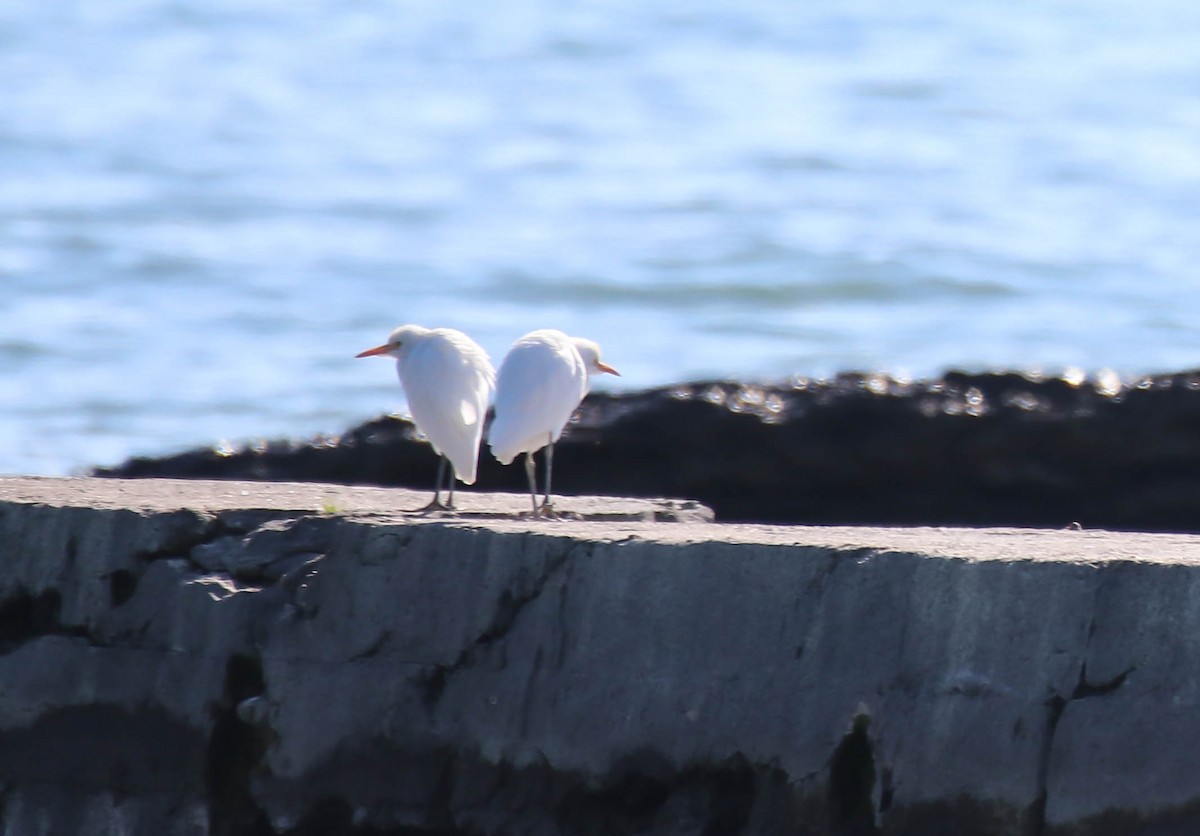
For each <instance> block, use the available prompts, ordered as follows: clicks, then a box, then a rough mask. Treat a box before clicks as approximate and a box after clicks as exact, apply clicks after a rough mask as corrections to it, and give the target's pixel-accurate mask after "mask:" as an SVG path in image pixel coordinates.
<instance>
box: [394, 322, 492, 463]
mask: <svg viewBox="0 0 1200 836" xmlns="http://www.w3.org/2000/svg"><path fill="white" fill-rule="evenodd" d="M455 333H457V332H455ZM460 336H462V335H460ZM463 341H465V342H463ZM494 380H495V372H494V371H493V370H492V364H491V361H490V360H488V357H487V354H486V353H484V351H483V349H481V348H479V346H477V345H476V344H475V343H474V342H472V341H471V340H470V339H468V338H466V337H465V336H462V340H458V339H454V338H450V337H446V336H445V335H440V336H439V337H438V338H436V339H429V340H425V341H423V342H421V343H420V344H418V345H416V346H414V347H413V350H412V352H411V353H410V354H409V356H408V358H407V359H406V360H405V363H404V365H403V367H402V368H401V369H400V381H401V383H403V384H404V391H405V394H406V396H407V398H408V408H409V411H410V412H412V416H413V420H414V421H415V422H416V424H417V427H418V428H419V429H420V430H421V432H423V433H425V435H426V436H427V437H428V438H429V441H430V443H431V444H432V445H433V447H434V449H435V450H437V451H438V452H439V453H442V454H444V455H445V456H446V458H448V459H450V463H451V464H452V465H454V472H455V474H456V475H457V476H458V478H459V479H460V480H462V481H463V482H465V483H466V484H468V485H470V484H474V482H475V473H476V467H477V465H478V458H479V442H480V440H481V439H482V437H483V419H484V416H485V415H486V413H487V405H488V400H489V398H490V397H491V392H492V388H493V386H494Z"/></svg>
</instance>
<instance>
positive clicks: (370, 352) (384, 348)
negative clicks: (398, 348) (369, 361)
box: [354, 343, 392, 358]
mask: <svg viewBox="0 0 1200 836" xmlns="http://www.w3.org/2000/svg"><path fill="white" fill-rule="evenodd" d="M391 350H392V347H391V346H390V345H388V344H387V343H384V344H383V345H377V346H375V347H374V348H368V349H367V350H366V351H363V352H360V353H358V354H355V355H354V356H355V358H358V357H377V356H379V355H380V354H387V353H388V352H389V351H391Z"/></svg>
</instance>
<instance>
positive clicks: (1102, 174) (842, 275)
mask: <svg viewBox="0 0 1200 836" xmlns="http://www.w3.org/2000/svg"><path fill="white" fill-rule="evenodd" d="M901 6H902V7H903V8H900V7H901ZM1198 221H1200V5H1197V4H1195V3H1191V2H1176V1H1175V0H1145V2H1140V3H1127V2H1116V1H1115V0H1094V1H1093V2H1087V3H1084V2H1061V0H1060V1H1058V2H1055V1H1054V0H1044V1H1043V2H1020V0H1018V2H1013V3H1004V4H995V3H973V2H968V3H962V4H950V3H944V2H933V1H932V0H925V2H911V3H904V4H886V3H882V2H878V3H871V2H849V3H848V2H840V1H839V2H813V3H804V4H800V3H781V2H761V1H760V0H749V1H747V0H738V2H734V0H725V1H724V2H710V3H701V4H696V3H683V2H674V3H672V2H665V3H643V2H630V1H629V0H607V1H606V2H595V1H594V0H580V2H572V3H561V2H550V0H498V1H497V2H493V3H490V4H484V5H480V4H471V3H446V2H399V1H398V0H388V2H382V1H381V0H357V1H356V2H346V0H338V2H333V0H306V2H304V3H292V2H284V1H283V0H249V2H248V1H247V0H203V2H201V0H173V1H170V0H105V2H103V3H97V2H83V0H56V2H52V3H51V2H45V0H4V2H3V3H0V288H2V290H3V293H0V314H2V321H3V326H2V327H0V403H2V404H3V407H4V409H3V411H2V414H0V472H8V473H22V472H23V473H67V472H72V471H76V470H78V469H80V468H83V467H86V466H87V465H90V464H101V463H112V462H116V461H119V460H121V459H123V458H124V457H126V456H128V455H132V454H138V453H144V454H156V453H163V452H169V451H174V450H178V449H181V448H185V447H189V446H193V445H198V444H208V443H213V442H216V441H219V440H221V439H229V440H234V441H240V440H245V439H251V438H255V437H260V436H267V437H272V436H285V435H290V436H301V437H303V436H308V435H311V434H314V433H317V432H322V431H328V432H336V431H339V430H342V429H345V428H346V427H348V426H350V425H351V424H354V423H356V422H359V421H361V420H364V419H366V418H368V417H371V416H374V415H376V414H378V413H380V412H383V411H388V410H394V409H398V408H400V407H401V406H402V404H403V401H402V399H401V396H400V393H399V389H398V387H397V386H396V383H395V378H394V376H393V372H392V369H391V367H390V363H388V362H385V361H382V360H354V359H352V358H353V355H354V354H355V353H356V352H358V351H359V350H361V349H363V348H367V347H369V346H371V345H374V344H376V343H378V342H380V341H381V340H382V339H383V337H384V336H385V335H386V333H387V331H388V330H389V329H390V328H391V327H392V326H393V325H396V324H400V323H402V322H417V323H422V324H426V325H430V326H433V325H449V326H455V327H459V328H462V329H464V330H466V331H468V332H470V333H471V334H473V335H474V336H475V337H476V338H477V339H478V340H479V341H480V342H481V343H482V344H483V345H484V347H485V348H487V349H488V350H489V352H491V353H492V354H493V356H494V357H496V359H497V360H498V359H499V357H500V356H502V355H503V352H504V350H505V349H506V347H507V346H508V344H509V343H511V341H512V340H513V339H514V338H516V337H517V336H518V335H520V334H521V333H523V332H524V331H527V330H531V329H533V328H536V327H547V326H550V327H559V328H562V329H564V330H567V331H570V332H574V333H577V334H580V335H583V336H589V337H591V338H593V339H596V340H598V341H600V342H601V344H602V345H603V346H604V348H605V351H606V359H607V360H608V361H609V362H611V363H612V364H613V365H615V366H617V367H618V368H620V369H621V370H622V372H623V373H624V377H623V378H621V380H620V381H617V383H618V385H619V386H622V387H626V388H638V387H644V386H650V385H656V384H665V383H672V382H677V381H681V380H685V379H693V378H700V377H708V376H732V377H737V378H753V379H760V380H772V379H783V378H787V377H789V376H791V375H802V376H823V375H830V374H833V373H835V372H837V371H838V370H842V369H882V370H889V371H893V372H896V373H900V374H907V375H913V376H919V375H929V374H936V373H938V372H939V371H941V370H942V369H944V368H947V367H965V368H988V367H1005V368H1039V369H1044V370H1048V371H1052V370H1056V369H1062V368H1066V367H1079V368H1082V369H1085V370H1089V371H1094V370H1099V369H1104V368H1111V369H1114V370H1116V371H1118V372H1119V373H1120V374H1122V375H1137V374H1141V373H1145V372H1151V371H1160V370H1173V369H1182V368H1191V367H1196V366H1200V326H1198V325H1197V321H1198V319H1197V318H1198V312H1200V281H1198V279H1197V270H1198V269H1200V267H1198V265H1200V224H1198Z"/></svg>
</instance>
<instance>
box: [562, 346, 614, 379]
mask: <svg viewBox="0 0 1200 836" xmlns="http://www.w3.org/2000/svg"><path fill="white" fill-rule="evenodd" d="M574 343H575V348H576V350H578V351H579V356H580V358H582V360H583V366H584V368H585V369H587V373H588V375H594V374H615V375H616V376H617V377H620V376H621V373H620V372H619V371H617V370H616V369H614V368H613V367H612V366H610V365H608V364H607V363H605V362H604V361H603V360H601V359H600V346H598V345H596V343H594V342H592V341H591V340H585V339H583V338H582V337H576V338H575V339H574Z"/></svg>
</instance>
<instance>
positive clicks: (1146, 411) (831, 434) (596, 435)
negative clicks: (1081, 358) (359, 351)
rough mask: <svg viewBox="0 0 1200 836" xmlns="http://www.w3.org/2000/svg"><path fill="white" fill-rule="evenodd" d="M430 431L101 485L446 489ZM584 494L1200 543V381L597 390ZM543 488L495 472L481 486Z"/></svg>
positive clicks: (782, 518) (972, 380)
mask: <svg viewBox="0 0 1200 836" xmlns="http://www.w3.org/2000/svg"><path fill="white" fill-rule="evenodd" d="M435 465H436V461H435V458H434V456H433V455H432V454H431V452H430V450H429V448H428V446H427V445H425V444H424V443H422V442H421V441H419V440H418V439H417V438H416V435H415V432H414V430H413V427H412V426H411V425H410V424H408V423H407V422H405V421H402V420H399V419H396V418H380V419H377V420H374V421H370V422H367V423H365V424H363V425H361V426H359V427H356V428H354V429H352V430H350V431H349V432H347V433H345V434H344V435H342V436H340V437H337V438H329V437H322V438H319V439H314V440H313V441H311V442H308V443H300V442H290V441H274V442H269V443H257V444H253V445H250V446H247V447H244V448H242V449H238V450H228V449H221V450H217V449H202V450H193V451H189V452H186V453H183V454H180V455H176V456H168V457H164V458H158V459H133V460H131V461H128V462H126V463H124V464H122V465H120V466H117V467H112V468H102V469H99V470H97V474H98V475H111V476H125V477H145V476H173V477H183V478H221V479H262V480H306V481H325V482H342V483H348V484H372V485H403V486H407V487H414V488H421V489H425V488H427V487H428V486H431V485H432V484H433V478H434V469H435ZM555 477H556V478H555V486H556V489H561V490H562V491H565V492H567V493H575V494H610V495H623V496H681V497H690V498H693V499H696V500H699V501H700V502H702V503H704V504H705V505H707V506H709V507H711V508H712V509H713V510H714V511H715V512H716V514H717V517H718V519H721V520H729V521H739V520H740V521H764V522H790V523H825V524H827V523H858V524H903V525H946V524H957V525H1016V526H1050V527H1062V526H1067V525H1071V524H1079V525H1082V526H1084V527H1086V528H1092V527H1099V528H1110V529H1133V530H1151V531H1153V530H1169V531H1200V372H1187V373H1181V374H1173V375H1160V376H1154V377H1145V378H1142V379H1137V380H1122V379H1121V378H1120V377H1119V376H1117V375H1116V374H1114V373H1112V372H1100V373H1098V374H1095V375H1093V376H1091V377H1088V376H1086V375H1084V374H1082V373H1080V372H1069V373H1067V374H1065V375H1063V376H1060V377H1041V376H1038V375H1028V374H1017V373H990V374H966V373H959V372H952V373H948V374H946V375H945V376H944V377H943V378H941V379H938V380H918V381H907V380H897V379H894V378H890V377H888V376H886V375H878V374H845V375H840V376H839V377H837V378H836V379H833V380H819V381H818V380H804V379H797V380H793V381H789V382H788V383H787V384H786V385H753V384H742V383H732V382H722V381H714V382H703V383H691V384H684V385H679V386H673V387H668V388H662V389H653V390H649V391H645V392H635V393H631V394H623V395H604V394H593V395H590V396H589V397H588V398H587V400H585V402H584V404H583V406H582V407H581V409H580V412H579V414H578V416H577V420H576V422H575V423H574V424H572V425H571V427H570V428H569V430H568V433H567V435H566V436H565V437H564V439H563V440H562V441H561V442H560V443H559V445H558V447H557V448H556V453H555ZM523 488H524V472H523V470H522V468H520V467H519V466H510V467H507V468H506V467H502V466H500V465H499V464H498V463H497V462H495V461H494V460H493V459H492V458H491V457H490V456H488V455H486V453H485V455H483V456H482V457H481V467H480V476H479V481H478V483H477V485H476V489H478V490H498V489H502V490H514V491H520V490H522V489H523Z"/></svg>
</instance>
